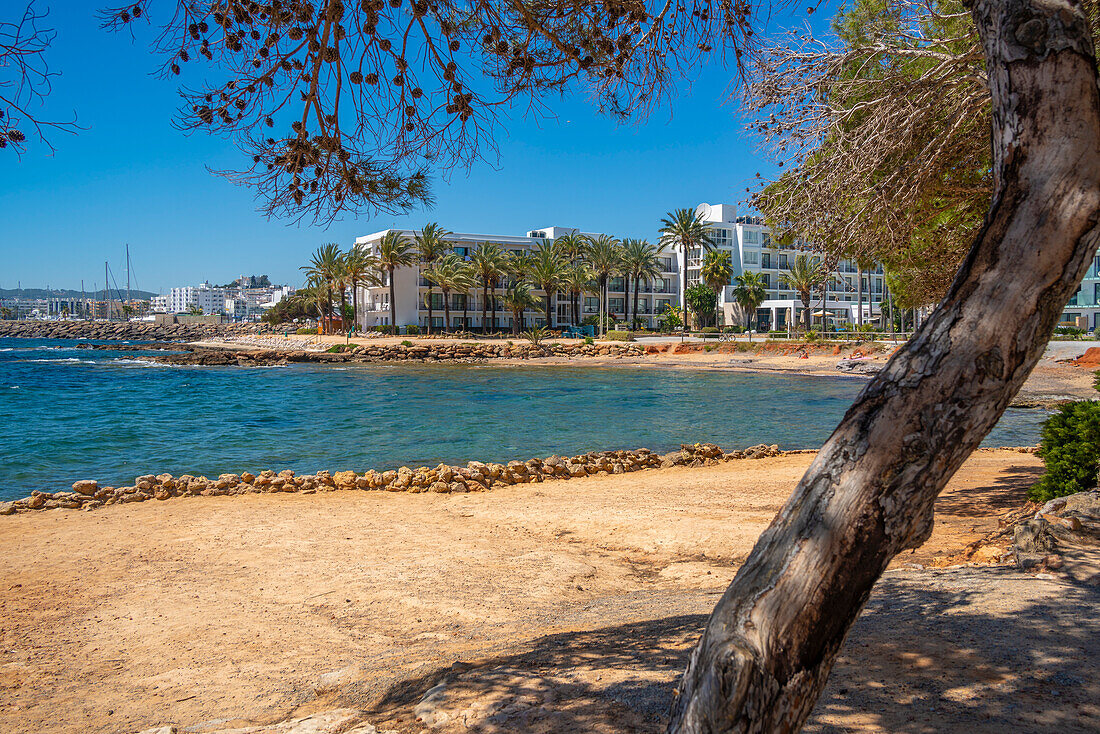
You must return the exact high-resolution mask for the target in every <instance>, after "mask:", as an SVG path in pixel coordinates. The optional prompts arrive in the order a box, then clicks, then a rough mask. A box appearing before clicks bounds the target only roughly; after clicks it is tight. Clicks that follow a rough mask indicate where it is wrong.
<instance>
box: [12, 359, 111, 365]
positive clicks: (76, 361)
mask: <svg viewBox="0 0 1100 734" xmlns="http://www.w3.org/2000/svg"><path fill="white" fill-rule="evenodd" d="M19 361H20V362H26V363H28V364H97V363H96V361H95V360H94V359H78V358H77V357H63V358H61V359H21V360H19Z"/></svg>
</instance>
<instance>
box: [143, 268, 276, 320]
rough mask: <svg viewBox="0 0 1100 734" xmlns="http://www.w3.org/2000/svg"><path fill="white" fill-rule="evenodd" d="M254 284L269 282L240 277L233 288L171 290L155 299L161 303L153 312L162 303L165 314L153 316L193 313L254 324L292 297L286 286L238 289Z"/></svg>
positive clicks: (253, 277) (202, 287) (210, 287)
mask: <svg viewBox="0 0 1100 734" xmlns="http://www.w3.org/2000/svg"><path fill="white" fill-rule="evenodd" d="M257 281H263V282H268V281H267V276H266V275H264V276H260V278H257V277H256V276H242V277H240V278H238V279H237V280H236V281H235V283H236V285H232V286H229V287H221V288H219V287H215V286H212V285H210V283H209V281H207V282H205V283H202V284H201V285H198V286H182V287H179V288H172V289H171V291H170V292H169V294H168V295H167V296H158V297H157V298H158V299H164V301H163V302H161V301H156V302H155V303H154V309H155V308H158V307H160V305H161V304H162V303H163V308H164V310H163V311H156V313H188V312H190V311H191V310H192V309H196V310H201V311H202V313H203V314H205V315H207V316H212V315H224V316H226V317H228V318H230V319H232V320H234V321H256V320H259V319H260V317H261V316H263V313H264V311H265V310H267V309H268V308H272V307H273V306H274V305H275V304H276V303H278V302H279V301H281V300H283V299H284V298H286V297H287V296H289V295H290V294H292V293H294V289H293V288H291V287H290V286H286V285H280V286H273V285H265V286H257V287H251V286H249V287H241V285H240V284H241V283H249V284H250V283H254V282H257Z"/></svg>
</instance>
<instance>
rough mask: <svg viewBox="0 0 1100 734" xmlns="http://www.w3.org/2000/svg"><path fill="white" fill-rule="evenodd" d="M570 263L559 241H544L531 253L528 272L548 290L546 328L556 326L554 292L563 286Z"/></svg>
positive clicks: (537, 282) (544, 289) (533, 279)
mask: <svg viewBox="0 0 1100 734" xmlns="http://www.w3.org/2000/svg"><path fill="white" fill-rule="evenodd" d="M568 267H569V263H568V262H567V261H566V260H565V258H564V257H563V256H562V252H561V249H560V248H559V247H558V245H557V243H556V242H554V243H551V242H543V243H541V244H540V245H539V246H538V247H536V248H535V251H534V252H533V253H532V254H531V259H530V268H529V270H528V274H529V276H530V278H531V280H532V281H533V282H534V283H535V285H537V286H538V287H539V288H541V289H542V290H543V291H545V292H546V304H545V305H546V328H547V329H553V328H554V314H553V300H554V294H555V293H557V292H558V290H559V289H560V288H561V283H562V279H563V278H564V277H565V273H566V270H567V268H568Z"/></svg>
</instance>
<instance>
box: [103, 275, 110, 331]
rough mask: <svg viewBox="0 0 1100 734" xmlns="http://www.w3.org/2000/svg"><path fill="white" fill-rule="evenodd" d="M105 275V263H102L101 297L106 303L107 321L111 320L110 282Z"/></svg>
mask: <svg viewBox="0 0 1100 734" xmlns="http://www.w3.org/2000/svg"><path fill="white" fill-rule="evenodd" d="M109 278H110V276H109V275H108V274H107V261H106V260H104V261H103V296H104V298H105V300H106V301H107V320H108V321H110V320H111V281H110V280H109Z"/></svg>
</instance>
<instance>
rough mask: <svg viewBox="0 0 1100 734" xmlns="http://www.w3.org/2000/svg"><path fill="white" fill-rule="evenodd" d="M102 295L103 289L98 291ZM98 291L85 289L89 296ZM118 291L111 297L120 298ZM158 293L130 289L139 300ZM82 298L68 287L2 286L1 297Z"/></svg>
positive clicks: (113, 292) (133, 296)
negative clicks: (47, 288)
mask: <svg viewBox="0 0 1100 734" xmlns="http://www.w3.org/2000/svg"><path fill="white" fill-rule="evenodd" d="M97 293H98V294H99V296H100V297H102V294H103V291H102V290H99V291H98V292H97ZM97 293H93V292H92V291H90V290H87V291H84V295H85V296H86V297H88V298H95V297H96V294H97ZM118 295H119V294H118V292H117V291H116V290H115V289H114V288H112V289H111V298H118ZM122 295H123V297H125V295H126V291H125V289H123V291H122ZM155 295H157V294H156V293H150V292H149V291H139V290H136V289H131V290H130V297H131V298H136V299H138V300H139V301H145V300H148V299H150V298H152V297H153V296H155ZM46 297H49V298H80V291H74V290H71V289H68V288H51V289H50V290H48V291H47V290H46V289H45V288H0V298H46Z"/></svg>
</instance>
